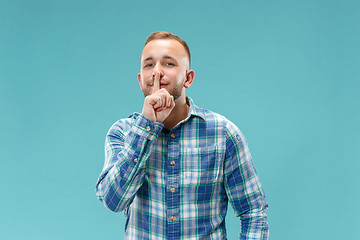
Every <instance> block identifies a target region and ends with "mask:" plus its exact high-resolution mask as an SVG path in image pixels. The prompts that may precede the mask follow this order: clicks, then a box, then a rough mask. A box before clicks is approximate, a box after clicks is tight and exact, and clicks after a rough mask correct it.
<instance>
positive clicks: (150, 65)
mask: <svg viewBox="0 0 360 240" xmlns="http://www.w3.org/2000/svg"><path fill="white" fill-rule="evenodd" d="M152 66H153V64H152V63H148V64H145V65H144V68H148V67H152Z"/></svg>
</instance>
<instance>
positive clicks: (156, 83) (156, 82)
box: [154, 72, 160, 92]
mask: <svg viewBox="0 0 360 240" xmlns="http://www.w3.org/2000/svg"><path fill="white" fill-rule="evenodd" d="M159 90H160V72H156V73H155V76H154V92H157V91H159Z"/></svg>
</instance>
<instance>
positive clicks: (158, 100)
mask: <svg viewBox="0 0 360 240" xmlns="http://www.w3.org/2000/svg"><path fill="white" fill-rule="evenodd" d="M162 105H163V100H162V97H161V96H157V98H156V100H155V104H154V109H158V108H160V107H162Z"/></svg>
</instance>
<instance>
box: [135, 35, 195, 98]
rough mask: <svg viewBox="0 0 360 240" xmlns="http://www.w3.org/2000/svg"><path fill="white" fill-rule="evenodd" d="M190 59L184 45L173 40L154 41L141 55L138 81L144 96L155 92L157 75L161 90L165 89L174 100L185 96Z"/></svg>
mask: <svg viewBox="0 0 360 240" xmlns="http://www.w3.org/2000/svg"><path fill="white" fill-rule="evenodd" d="M188 69H189V57H188V55H187V53H186V50H185V49H184V47H183V45H181V43H179V42H178V41H176V40H173V39H158V40H152V41H150V42H149V43H148V44H146V46H145V47H144V49H143V52H142V54H141V69H140V73H139V74H138V80H139V85H140V88H141V90H142V91H143V92H144V96H147V95H150V94H152V93H154V92H155V90H154V79H155V75H156V74H159V75H160V88H165V89H166V90H167V91H168V92H169V93H170V95H172V96H174V99H177V98H179V97H180V96H181V95H183V94H185V89H184V87H185V88H187V87H189V85H188V84H186V75H187V70H188ZM190 85H191V84H190Z"/></svg>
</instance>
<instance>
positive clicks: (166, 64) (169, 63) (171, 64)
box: [165, 62, 175, 66]
mask: <svg viewBox="0 0 360 240" xmlns="http://www.w3.org/2000/svg"><path fill="white" fill-rule="evenodd" d="M165 66H175V64H173V63H171V62H168V63H165Z"/></svg>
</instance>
